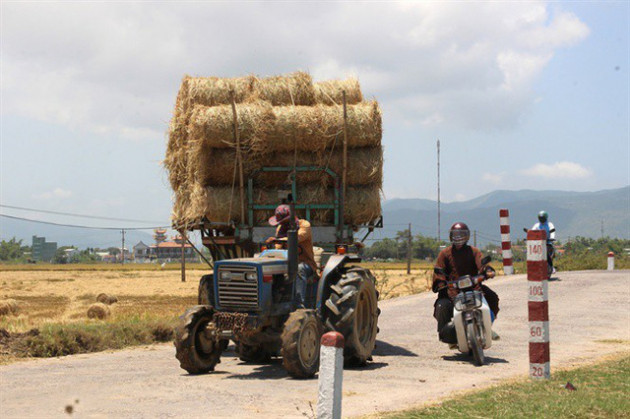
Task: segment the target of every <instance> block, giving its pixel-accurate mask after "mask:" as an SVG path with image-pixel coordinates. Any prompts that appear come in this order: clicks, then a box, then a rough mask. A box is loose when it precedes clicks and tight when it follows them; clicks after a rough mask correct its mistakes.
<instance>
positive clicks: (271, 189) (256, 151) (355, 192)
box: [164, 72, 383, 225]
mask: <svg viewBox="0 0 630 419" xmlns="http://www.w3.org/2000/svg"><path fill="white" fill-rule="evenodd" d="M344 91H345V95H346V110H347V114H346V115H347V116H346V118H345V119H344V103H343V102H344V100H343V92H344ZM344 125H345V133H344ZM344 137H345V138H347V166H346V167H347V169H346V184H345V185H346V192H345V203H344V221H345V223H346V224H351V225H362V224H367V223H370V222H373V221H374V220H375V219H376V218H377V217H378V216H380V191H381V187H382V171H383V152H382V147H381V138H382V126H381V112H380V109H379V106H378V103H377V102H376V101H373V100H371V101H366V100H364V99H363V95H362V93H361V89H360V86H359V82H358V81H357V80H356V79H348V80H332V81H324V82H315V83H314V82H313V80H312V79H311V77H310V75H308V74H307V73H303V72H297V73H293V74H289V75H286V76H274V77H267V78H258V77H255V76H245V77H237V78H217V77H190V76H185V77H184V79H183V81H182V85H181V88H180V91H179V93H178V95H177V100H176V104H175V111H174V115H173V118H172V120H171V124H170V129H169V141H168V146H167V152H166V157H165V160H164V165H165V167H166V169H167V170H168V172H169V181H170V184H171V187H172V188H173V191H174V201H175V202H174V206H173V221H174V223H175V224H177V225H186V224H191V223H195V222H196V221H198V220H200V219H201V218H203V217H205V218H207V219H208V220H212V221H216V222H222V223H225V222H229V223H236V224H239V223H244V222H246V221H247V220H244V219H242V207H241V195H240V192H241V191H240V190H239V181H240V175H241V174H242V176H243V178H245V179H249V178H252V179H254V182H255V193H254V196H253V197H252V200H253V201H254V202H255V203H256V204H267V205H274V204H278V193H277V190H278V188H279V187H281V186H283V185H286V184H287V179H288V175H289V174H288V173H287V172H276V173H268V172H264V173H258V172H259V170H260V169H261V168H263V167H280V166H281V167H294V166H318V167H326V168H329V169H330V170H332V171H333V172H334V173H336V174H337V175H338V176H339V177H341V176H342V172H343V171H344V158H343V156H344V151H343V150H344V147H343V145H344ZM239 156H240V159H239ZM296 176H297V182H298V183H299V184H300V185H301V188H300V190H299V191H298V193H297V195H298V196H297V197H295V198H296V201H297V203H298V204H309V203H312V204H316V203H321V202H323V201H327V202H332V201H334V198H335V189H334V187H335V185H334V182H333V179H332V177H330V176H327V175H325V174H323V173H322V172H308V171H307V172H298V173H297V175H296ZM244 205H247V202H245V203H244ZM269 215H270V214H269V213H268V212H266V211H258V212H257V213H256V214H255V222H256V225H264V224H265V223H266V220H267V218H268V216H269ZM301 215H302V216H303V215H304V214H301ZM310 215H311V220H312V222H313V223H314V224H315V225H327V224H331V223H332V222H333V217H334V214H333V211H332V210H330V209H319V210H317V211H312V212H311V214H310Z"/></svg>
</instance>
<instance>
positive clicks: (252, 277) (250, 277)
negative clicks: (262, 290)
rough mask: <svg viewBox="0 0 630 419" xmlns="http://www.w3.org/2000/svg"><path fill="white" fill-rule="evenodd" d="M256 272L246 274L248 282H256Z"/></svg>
mask: <svg viewBox="0 0 630 419" xmlns="http://www.w3.org/2000/svg"><path fill="white" fill-rule="evenodd" d="M256 277H257V276H256V272H247V273H246V274H245V279H246V280H248V281H255V280H256Z"/></svg>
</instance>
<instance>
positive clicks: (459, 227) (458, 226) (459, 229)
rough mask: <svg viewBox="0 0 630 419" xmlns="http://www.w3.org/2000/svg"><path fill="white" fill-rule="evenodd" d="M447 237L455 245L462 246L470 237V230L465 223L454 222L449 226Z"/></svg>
mask: <svg viewBox="0 0 630 419" xmlns="http://www.w3.org/2000/svg"><path fill="white" fill-rule="evenodd" d="M448 238H449V239H450V240H451V243H453V244H454V245H455V246H463V245H465V244H466V243H467V242H468V240H469V239H470V230H469V229H468V226H467V225H466V224H465V223H455V224H453V225H452V226H451V230H450V231H449V233H448Z"/></svg>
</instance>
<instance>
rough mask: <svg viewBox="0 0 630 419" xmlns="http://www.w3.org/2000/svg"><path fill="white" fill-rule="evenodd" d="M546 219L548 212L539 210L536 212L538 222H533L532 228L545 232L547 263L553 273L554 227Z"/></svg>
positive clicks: (554, 269)
mask: <svg viewBox="0 0 630 419" xmlns="http://www.w3.org/2000/svg"><path fill="white" fill-rule="evenodd" d="M548 220H549V214H547V211H540V212H539V213H538V222H537V223H536V224H534V226H533V227H532V230H545V232H546V233H547V263H548V264H549V266H551V268H552V273H555V272H556V268H554V267H553V254H554V248H553V242H554V241H555V240H556V228H555V227H554V225H553V223H552V222H550V221H548Z"/></svg>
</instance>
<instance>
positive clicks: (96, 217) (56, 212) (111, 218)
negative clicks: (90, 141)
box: [0, 204, 159, 223]
mask: <svg viewBox="0 0 630 419" xmlns="http://www.w3.org/2000/svg"><path fill="white" fill-rule="evenodd" d="M0 207H2V208H10V209H16V210H22V211H32V212H41V213H45V214H56V215H67V216H70V217H82V218H91V219H95V220H109V221H130V222H134V223H159V221H147V220H134V219H130V218H113V217H101V216H97V215H86V214H74V213H71V212H60V211H50V210H42V209H35V208H26V207H17V206H15V205H4V204H0Z"/></svg>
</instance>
